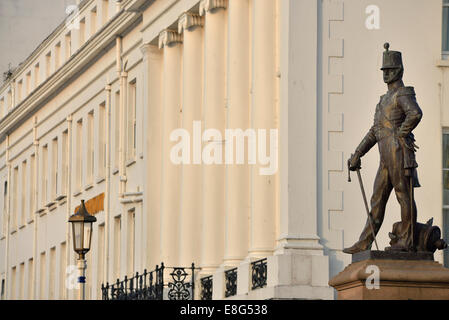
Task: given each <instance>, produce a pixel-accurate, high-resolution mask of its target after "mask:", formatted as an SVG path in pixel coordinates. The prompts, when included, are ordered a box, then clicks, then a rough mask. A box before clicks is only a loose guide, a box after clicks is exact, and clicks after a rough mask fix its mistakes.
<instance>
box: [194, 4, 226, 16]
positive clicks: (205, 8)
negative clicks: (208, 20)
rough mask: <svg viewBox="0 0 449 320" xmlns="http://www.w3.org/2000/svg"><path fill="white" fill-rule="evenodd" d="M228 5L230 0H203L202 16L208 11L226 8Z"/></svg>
mask: <svg viewBox="0 0 449 320" xmlns="http://www.w3.org/2000/svg"><path fill="white" fill-rule="evenodd" d="M227 6H228V0H201V2H200V16H203V15H205V14H206V12H208V11H212V12H213V11H214V10H215V9H226V8H227Z"/></svg>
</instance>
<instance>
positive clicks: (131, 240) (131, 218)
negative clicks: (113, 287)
mask: <svg viewBox="0 0 449 320" xmlns="http://www.w3.org/2000/svg"><path fill="white" fill-rule="evenodd" d="M135 217H136V215H135V210H134V209H132V210H129V211H128V230H127V232H126V234H127V236H128V239H127V240H128V241H127V245H126V248H127V257H126V261H127V262H128V265H127V269H128V270H127V274H128V276H129V277H132V275H133V273H134V259H135V255H134V252H135V245H136V241H135Z"/></svg>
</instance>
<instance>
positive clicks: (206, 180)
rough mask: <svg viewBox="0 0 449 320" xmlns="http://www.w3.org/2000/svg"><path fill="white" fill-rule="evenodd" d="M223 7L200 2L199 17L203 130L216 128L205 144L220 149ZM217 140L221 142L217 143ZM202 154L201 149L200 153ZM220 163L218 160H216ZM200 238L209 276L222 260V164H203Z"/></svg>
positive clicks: (215, 0)
mask: <svg viewBox="0 0 449 320" xmlns="http://www.w3.org/2000/svg"><path fill="white" fill-rule="evenodd" d="M226 4H227V1H225V0H202V1H201V2H200V15H201V16H205V34H204V41H205V48H204V50H205V51H204V53H205V64H204V67H205V70H204V75H205V79H204V81H205V82H204V84H205V87H204V111H203V119H204V127H205V128H204V130H207V129H215V130H218V131H219V132H220V133H221V135H222V136H221V137H218V136H215V137H214V138H212V139H208V140H209V141H206V142H204V144H203V145H204V147H205V146H206V145H209V144H214V143H215V144H218V148H220V149H221V148H222V147H223V141H222V139H223V134H224V128H225V99H226V88H225V86H226V11H225V8H226ZM218 140H220V141H218ZM203 151H204V150H203ZM218 162H220V161H218ZM203 175H204V176H203V188H204V190H206V192H207V193H206V194H207V196H206V197H204V199H203V236H202V257H201V268H202V270H201V272H202V273H204V274H207V273H212V272H213V271H214V270H215V269H216V268H217V267H218V266H219V265H220V264H221V263H222V261H223V255H224V223H225V219H224V217H225V167H224V164H223V159H221V164H217V163H215V164H205V165H203Z"/></svg>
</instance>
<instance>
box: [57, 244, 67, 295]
mask: <svg viewBox="0 0 449 320" xmlns="http://www.w3.org/2000/svg"><path fill="white" fill-rule="evenodd" d="M59 256H60V261H59V299H60V300H62V299H64V298H65V286H66V284H65V279H66V268H67V250H66V243H65V242H63V243H61V251H60V254H59Z"/></svg>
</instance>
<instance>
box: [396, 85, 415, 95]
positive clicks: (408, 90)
mask: <svg viewBox="0 0 449 320" xmlns="http://www.w3.org/2000/svg"><path fill="white" fill-rule="evenodd" d="M410 95H413V96H414V95H415V88H413V87H402V88H399V89H398V93H397V95H396V96H397V97H400V96H410Z"/></svg>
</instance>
